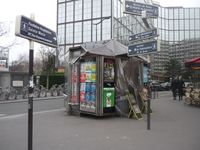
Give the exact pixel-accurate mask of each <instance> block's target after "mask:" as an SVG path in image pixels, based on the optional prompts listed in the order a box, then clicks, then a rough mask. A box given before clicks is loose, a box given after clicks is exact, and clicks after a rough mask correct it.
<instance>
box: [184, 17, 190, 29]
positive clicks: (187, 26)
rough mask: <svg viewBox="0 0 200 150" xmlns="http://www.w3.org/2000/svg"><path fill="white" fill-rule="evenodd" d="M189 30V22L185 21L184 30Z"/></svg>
mask: <svg viewBox="0 0 200 150" xmlns="http://www.w3.org/2000/svg"><path fill="white" fill-rule="evenodd" d="M189 29H190V22H189V20H187V19H185V30H189Z"/></svg>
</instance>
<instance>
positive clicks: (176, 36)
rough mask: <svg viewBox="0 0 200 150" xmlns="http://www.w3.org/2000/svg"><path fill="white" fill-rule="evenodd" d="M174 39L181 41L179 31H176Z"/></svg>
mask: <svg viewBox="0 0 200 150" xmlns="http://www.w3.org/2000/svg"><path fill="white" fill-rule="evenodd" d="M174 41H176V42H177V41H179V31H175V32H174Z"/></svg>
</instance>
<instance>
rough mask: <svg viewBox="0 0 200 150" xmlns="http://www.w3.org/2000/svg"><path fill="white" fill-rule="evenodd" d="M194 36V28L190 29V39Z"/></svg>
mask: <svg viewBox="0 0 200 150" xmlns="http://www.w3.org/2000/svg"><path fill="white" fill-rule="evenodd" d="M194 38H195V32H194V30H191V31H190V39H194Z"/></svg>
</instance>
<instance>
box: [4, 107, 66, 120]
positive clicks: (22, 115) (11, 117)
mask: <svg viewBox="0 0 200 150" xmlns="http://www.w3.org/2000/svg"><path fill="white" fill-rule="evenodd" d="M64 110H65V109H64V108H60V109H52V110H44V111H38V112H33V115H38V114H43V113H50V112H57V111H64ZM24 116H28V113H23V114H17V115H10V116H5V114H4V116H2V117H1V116H0V120H3V119H16V118H20V117H24Z"/></svg>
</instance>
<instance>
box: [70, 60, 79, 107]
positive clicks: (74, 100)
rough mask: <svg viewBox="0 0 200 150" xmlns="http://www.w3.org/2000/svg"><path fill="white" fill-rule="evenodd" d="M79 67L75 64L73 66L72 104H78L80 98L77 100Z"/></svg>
mask: <svg viewBox="0 0 200 150" xmlns="http://www.w3.org/2000/svg"><path fill="white" fill-rule="evenodd" d="M77 69H78V66H77V63H75V64H73V66H72V79H71V80H72V95H71V103H73V104H77V103H78V98H77V92H78V91H77V89H78V81H77V76H78V70H77Z"/></svg>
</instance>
